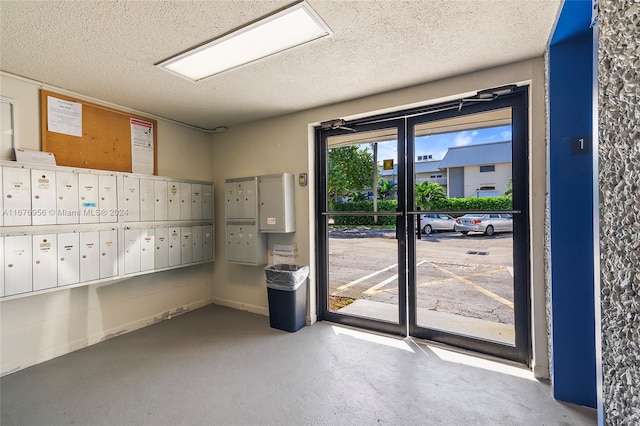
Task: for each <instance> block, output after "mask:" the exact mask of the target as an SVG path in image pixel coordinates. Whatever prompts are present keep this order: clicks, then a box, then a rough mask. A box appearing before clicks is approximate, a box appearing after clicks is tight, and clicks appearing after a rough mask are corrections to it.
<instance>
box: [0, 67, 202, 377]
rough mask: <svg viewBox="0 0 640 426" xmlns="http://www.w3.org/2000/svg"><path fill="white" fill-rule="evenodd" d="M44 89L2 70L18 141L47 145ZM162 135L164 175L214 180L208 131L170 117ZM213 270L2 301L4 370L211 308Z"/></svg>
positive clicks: (0, 87) (0, 86) (1, 84)
mask: <svg viewBox="0 0 640 426" xmlns="http://www.w3.org/2000/svg"><path fill="white" fill-rule="evenodd" d="M39 88H40V86H39V85H38V84H37V83H35V82H30V81H28V80H25V79H21V78H16V77H13V76H10V75H7V74H2V75H0V95H2V96H4V97H7V98H11V99H14V100H15V101H16V105H17V108H16V117H15V118H16V138H17V141H16V145H17V147H22V148H28V149H36V150H39V149H40V147H41V142H40V105H39ZM47 89H48V90H52V91H55V89H52V88H47ZM76 96H77V97H81V96H79V95H76ZM92 101H93V102H95V100H92ZM143 114H144V113H143ZM157 133H158V173H159V174H160V175H164V176H171V177H177V178H189V179H198V180H211V178H212V173H211V169H212V168H211V158H212V156H211V152H212V151H211V137H210V135H209V134H206V133H203V132H200V131H197V130H192V129H189V128H186V127H183V126H180V125H177V124H173V123H171V122H167V121H163V120H158V131H157ZM212 269H213V265H212V264H211V263H209V264H203V265H195V266H191V267H187V268H182V269H179V270H173V271H168V272H160V273H155V274H150V275H144V276H140V277H134V278H130V279H125V280H122V281H119V282H117V283H111V284H97V285H92V286H87V287H78V288H74V289H63V290H58V291H55V292H53V293H47V294H42V295H33V296H26V297H23V298H20V299H15V300H10V301H2V302H0V320H1V321H0V322H1V326H0V327H1V328H0V331H1V335H0V346H1V348H0V351H1V352H0V353H1V357H0V359H1V373H2V374H6V373H8V372H11V371H16V370H19V369H22V368H26V367H28V366H30V365H33V364H36V363H38V362H42V361H46V360H48V359H51V358H53V357H55V356H59V355H62V354H65V353H68V352H70V351H73V350H76V349H79V348H82V347H85V346H87V345H89V344H93V343H97V342H99V341H101V340H104V339H107V338H110V337H113V336H115V335H118V334H122V333H126V332H129V331H133V330H135V329H137V328H140V327H144V326H146V325H149V324H152V323H154V322H157V321H161V320H163V319H167V318H169V316H170V315H176V314H178V313H180V312H182V311H184V310H189V309H195V308H198V307H200V306H204V305H206V304H208V303H210V302H211V294H212V290H211V288H212Z"/></svg>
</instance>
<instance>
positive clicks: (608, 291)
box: [598, 0, 640, 425]
mask: <svg viewBox="0 0 640 426" xmlns="http://www.w3.org/2000/svg"><path fill="white" fill-rule="evenodd" d="M599 7H600V10H599V15H598V16H599V31H600V37H599V47H598V49H599V60H598V63H599V64H598V67H599V70H598V71H599V86H600V88H599V162H600V171H599V177H600V193H601V195H600V256H601V262H600V264H601V309H602V317H601V320H602V372H603V395H602V396H603V405H604V416H605V421H606V423H607V424H623V425H637V424H640V270H639V269H640V76H639V73H640V53H639V52H640V1H638V0H635V1H634V0H601V1H600V5H599Z"/></svg>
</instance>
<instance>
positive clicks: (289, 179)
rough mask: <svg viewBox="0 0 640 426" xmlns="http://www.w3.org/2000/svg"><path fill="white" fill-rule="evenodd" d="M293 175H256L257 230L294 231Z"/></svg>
mask: <svg viewBox="0 0 640 426" xmlns="http://www.w3.org/2000/svg"><path fill="white" fill-rule="evenodd" d="M294 190H295V185H294V176H293V175H292V174H291V173H280V174H275V175H266V176H258V217H259V221H258V224H259V228H258V231H259V232H273V233H289V232H295V230H296V222H295V202H294V197H293V196H294Z"/></svg>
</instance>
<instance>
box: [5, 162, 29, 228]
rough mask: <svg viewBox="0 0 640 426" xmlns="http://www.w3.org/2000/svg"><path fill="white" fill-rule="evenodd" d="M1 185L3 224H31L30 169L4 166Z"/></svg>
mask: <svg viewBox="0 0 640 426" xmlns="http://www.w3.org/2000/svg"><path fill="white" fill-rule="evenodd" d="M2 187H3V196H4V206H3V209H4V210H3V213H4V214H3V216H4V226H24V225H31V214H30V213H31V171H30V170H29V169H21V168H17V167H4V168H3V169H2Z"/></svg>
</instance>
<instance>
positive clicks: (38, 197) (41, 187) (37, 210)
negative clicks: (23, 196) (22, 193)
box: [31, 169, 57, 225]
mask: <svg viewBox="0 0 640 426" xmlns="http://www.w3.org/2000/svg"><path fill="white" fill-rule="evenodd" d="M56 204H57V203H56V172H54V171H53V170H36V169H32V170H31V224H32V225H51V224H55V223H56Z"/></svg>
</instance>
